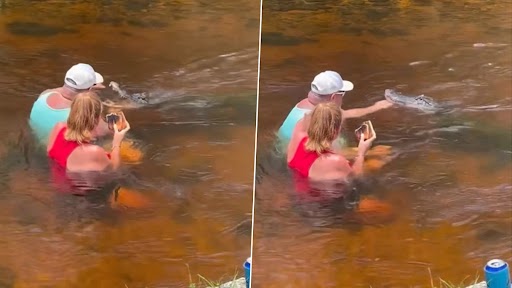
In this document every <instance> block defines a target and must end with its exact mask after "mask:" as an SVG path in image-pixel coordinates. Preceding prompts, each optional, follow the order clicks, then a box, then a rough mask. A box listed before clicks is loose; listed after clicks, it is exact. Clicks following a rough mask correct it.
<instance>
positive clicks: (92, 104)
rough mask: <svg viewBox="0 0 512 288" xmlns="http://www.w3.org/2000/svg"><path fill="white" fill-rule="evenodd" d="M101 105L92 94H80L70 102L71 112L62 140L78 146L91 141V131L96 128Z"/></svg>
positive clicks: (95, 95)
mask: <svg viewBox="0 0 512 288" xmlns="http://www.w3.org/2000/svg"><path fill="white" fill-rule="evenodd" d="M102 110H103V104H102V103H101V99H100V97H99V96H98V95H97V94H96V93H94V92H90V91H89V92H82V93H79V94H78V95H76V96H75V99H73V102H71V111H70V112H69V117H68V121H67V129H66V134H65V135H64V138H65V139H66V140H68V141H76V142H78V143H80V144H82V143H87V142H90V141H91V140H92V139H93V135H92V131H93V130H94V129H95V128H96V126H98V124H99V121H100V117H101V112H102Z"/></svg>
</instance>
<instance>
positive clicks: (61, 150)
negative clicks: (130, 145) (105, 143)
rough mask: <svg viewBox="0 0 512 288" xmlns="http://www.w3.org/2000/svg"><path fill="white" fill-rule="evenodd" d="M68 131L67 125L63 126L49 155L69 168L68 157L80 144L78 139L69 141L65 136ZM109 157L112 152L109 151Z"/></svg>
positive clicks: (62, 165)
mask: <svg viewBox="0 0 512 288" xmlns="http://www.w3.org/2000/svg"><path fill="white" fill-rule="evenodd" d="M65 133H66V127H64V128H62V129H61V130H60V131H59V132H58V133H57V136H56V137H55V141H53V145H52V148H51V149H50V151H48V156H50V158H51V159H53V160H54V161H55V162H57V164H59V165H60V166H61V167H64V168H67V163H68V158H69V155H71V153H73V151H75V149H76V148H77V147H78V146H80V144H79V143H78V142H76V141H68V140H66V139H65V138H64V134H65ZM107 157H108V158H109V159H110V154H109V153H107Z"/></svg>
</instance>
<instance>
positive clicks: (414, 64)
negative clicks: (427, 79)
mask: <svg viewBox="0 0 512 288" xmlns="http://www.w3.org/2000/svg"><path fill="white" fill-rule="evenodd" d="M428 63H430V61H427V60H421V61H414V62H411V63H409V66H417V65H423V64H428Z"/></svg>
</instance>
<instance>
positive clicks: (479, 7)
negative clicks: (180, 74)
mask: <svg viewBox="0 0 512 288" xmlns="http://www.w3.org/2000/svg"><path fill="white" fill-rule="evenodd" d="M511 13H512V2H511V1H273V0H267V1H264V4H263V27H262V40H263V42H262V52H261V76H260V77H261V78H260V98H259V127H258V142H259V143H258V157H257V162H258V169H257V180H258V182H257V186H256V203H255V230H254V240H253V241H254V250H253V262H254V263H255V265H254V269H253V277H252V278H253V287H266V288H268V287H431V286H430V281H431V278H430V276H429V269H430V270H431V273H432V279H433V280H434V283H435V284H436V285H438V284H439V281H438V279H439V277H441V278H443V279H445V280H447V281H450V282H453V283H456V284H458V283H460V282H461V281H463V280H466V283H469V282H471V281H472V280H474V277H475V276H480V279H482V277H483V275H482V267H483V265H484V264H485V261H487V260H489V259H491V258H494V257H499V258H502V259H505V260H506V261H509V262H510V261H512V249H511V247H512V245H511V243H512V194H511V193H512V164H511V163H512V162H511V153H512V134H511V133H512V131H511V129H510V127H511V125H512V114H511V113H512V112H511V111H512V97H511V96H512V80H511V77H512V51H511V45H512V41H511V37H512V20H511V18H510V15H511ZM489 42H492V43H500V44H506V45H505V46H501V47H473V44H475V43H489ZM416 61H429V62H428V63H424V64H421V65H410V63H412V62H416ZM326 69H332V70H337V71H339V72H340V73H341V75H342V76H343V77H344V78H346V79H349V80H352V81H353V82H354V84H355V90H354V91H353V92H350V93H349V94H347V96H346V97H345V103H344V105H345V107H346V108H350V107H361V106H367V105H370V104H372V103H373V102H374V101H376V100H377V99H382V97H383V94H384V89H386V88H397V89H398V90H399V91H401V92H404V93H409V94H423V93H424V94H426V95H428V96H431V97H433V98H435V99H436V100H438V101H440V102H444V101H446V102H447V101H456V102H460V104H458V105H459V108H462V111H454V112H452V113H445V114H435V115H424V114H420V113H418V112H417V111H414V110H406V109H403V108H392V109H390V110H387V111H382V112H379V113H376V114H374V115H371V116H369V117H367V119H370V120H372V122H373V123H374V127H375V129H376V131H377V134H378V135H379V136H378V137H379V138H378V139H377V142H376V143H375V144H384V145H391V146H392V147H393V150H394V151H395V152H397V157H396V158H395V159H394V160H393V161H391V162H390V163H389V164H387V165H386V166H384V167H383V168H382V169H380V170H378V171H375V172H372V173H371V174H369V175H368V177H367V179H366V183H364V185H363V188H362V189H360V191H361V193H362V195H361V199H365V198H367V197H374V198H377V199H380V200H381V201H384V203H388V204H389V205H391V211H389V207H387V208H386V206H383V207H380V208H379V207H377V211H374V212H377V213H374V214H372V215H370V214H368V215H366V216H371V217H366V216H365V215H359V216H365V217H359V218H356V220H358V221H356V222H355V223H354V221H346V220H347V217H343V216H346V215H347V214H349V212H343V209H341V208H340V207H343V206H341V205H342V204H340V203H331V204H326V203H324V204H321V203H317V204H316V205H313V203H309V204H306V203H301V202H298V200H297V199H296V197H294V196H295V194H294V193H295V192H294V191H293V188H291V187H293V185H292V182H291V178H290V176H289V174H288V172H287V170H286V167H285V165H284V164H283V162H284V160H282V159H278V158H276V156H272V153H271V151H272V148H271V147H272V146H273V137H274V132H275V131H276V130H277V129H278V128H279V125H280V124H281V123H282V121H283V120H284V118H285V117H286V114H287V113H288V111H289V109H291V108H292V107H293V105H294V104H295V103H296V102H297V101H299V100H300V99H302V98H303V97H305V95H306V94H307V92H308V89H309V85H310V81H311V80H312V78H313V77H314V76H315V75H316V74H317V73H319V72H321V71H323V70H326ZM482 106H489V107H487V108H488V109H487V110H485V109H482ZM470 107H480V109H481V110H478V109H474V108H471V109H470ZM362 120H363V119H361V120H352V121H348V122H347V123H346V128H347V130H346V131H348V132H347V137H348V138H349V139H351V141H352V145H355V141H354V139H353V137H352V136H351V135H352V132H350V131H353V130H354V129H355V128H356V127H357V125H358V124H360V122H361V121H362ZM361 203H362V202H361ZM365 209H366V208H365ZM370 209H371V207H370ZM363 214H364V213H363ZM390 216H391V217H390ZM361 218H362V219H361ZM352 220H353V219H352Z"/></svg>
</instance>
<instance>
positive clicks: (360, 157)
mask: <svg viewBox="0 0 512 288" xmlns="http://www.w3.org/2000/svg"><path fill="white" fill-rule="evenodd" d="M363 164H364V154H361V153H358V154H357V156H356V158H355V160H354V163H353V164H352V175H353V176H355V177H360V176H362V175H363Z"/></svg>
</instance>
